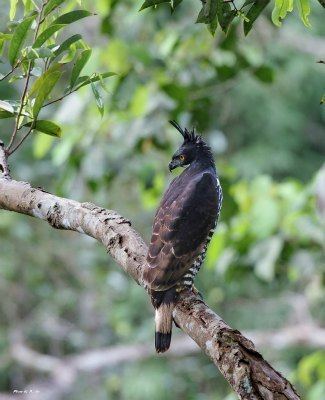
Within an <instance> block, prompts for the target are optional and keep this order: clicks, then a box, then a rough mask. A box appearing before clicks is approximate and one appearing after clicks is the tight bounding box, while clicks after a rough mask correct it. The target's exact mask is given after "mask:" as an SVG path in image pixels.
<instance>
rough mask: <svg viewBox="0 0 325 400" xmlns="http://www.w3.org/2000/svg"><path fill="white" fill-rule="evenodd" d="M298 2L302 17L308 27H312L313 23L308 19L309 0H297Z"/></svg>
mask: <svg viewBox="0 0 325 400" xmlns="http://www.w3.org/2000/svg"><path fill="white" fill-rule="evenodd" d="M297 3H298V11H299V16H300V19H301V20H302V22H303V23H304V25H305V26H306V27H307V28H310V27H311V23H310V22H309V19H308V15H309V14H310V4H309V0H297Z"/></svg>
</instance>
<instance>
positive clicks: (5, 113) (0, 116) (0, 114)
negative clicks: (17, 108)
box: [0, 108, 15, 119]
mask: <svg viewBox="0 0 325 400" xmlns="http://www.w3.org/2000/svg"><path fill="white" fill-rule="evenodd" d="M14 116H15V114H11V113H10V112H9V111H5V110H1V108H0V119H5V118H13V117H14Z"/></svg>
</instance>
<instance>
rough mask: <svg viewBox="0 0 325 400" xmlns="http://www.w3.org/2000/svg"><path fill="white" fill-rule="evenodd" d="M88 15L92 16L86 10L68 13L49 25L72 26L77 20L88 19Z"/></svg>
mask: <svg viewBox="0 0 325 400" xmlns="http://www.w3.org/2000/svg"><path fill="white" fill-rule="evenodd" d="M90 15H94V14H92V13H91V12H89V11H86V10H75V11H70V12H68V13H66V14H63V15H60V17H58V18H57V19H56V20H55V21H53V22H52V24H51V25H59V24H72V23H73V22H75V21H78V20H79V19H82V18H86V17H89V16H90Z"/></svg>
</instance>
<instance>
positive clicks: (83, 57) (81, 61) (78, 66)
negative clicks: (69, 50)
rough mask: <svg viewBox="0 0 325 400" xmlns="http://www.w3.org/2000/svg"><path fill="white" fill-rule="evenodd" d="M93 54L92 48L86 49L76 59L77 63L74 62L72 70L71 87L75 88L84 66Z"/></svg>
mask: <svg viewBox="0 0 325 400" xmlns="http://www.w3.org/2000/svg"><path fill="white" fill-rule="evenodd" d="M90 55H91V50H90V49H89V50H84V51H83V52H81V53H80V54H79V56H78V58H77V60H76V63H75V64H74V66H73V68H72V72H71V80H70V88H73V87H74V85H75V83H76V81H77V79H78V77H79V75H80V73H81V71H82V69H83V68H84V66H85V65H86V64H87V61H88V60H89V57H90Z"/></svg>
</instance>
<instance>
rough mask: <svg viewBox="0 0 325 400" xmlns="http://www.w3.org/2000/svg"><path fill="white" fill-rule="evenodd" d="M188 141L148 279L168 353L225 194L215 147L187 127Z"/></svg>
mask: <svg viewBox="0 0 325 400" xmlns="http://www.w3.org/2000/svg"><path fill="white" fill-rule="evenodd" d="M170 123H171V124H172V125H173V126H174V127H175V128H176V129H177V130H178V131H179V132H180V133H181V134H182V136H183V139H184V141H183V143H182V145H181V146H180V147H179V149H178V150H177V151H176V152H175V154H174V155H173V157H172V160H171V162H170V163H169V170H170V171H171V170H173V169H174V168H177V167H186V168H185V170H184V171H183V172H182V173H181V174H180V175H179V176H178V177H177V178H175V179H174V180H173V181H172V182H171V184H170V185H169V187H168V189H167V190H166V192H165V194H164V197H163V199H162V200H161V203H160V205H159V207H158V210H157V212H156V215H155V219H154V223H153V230H152V237H151V242H150V246H149V250H148V255H147V265H146V267H145V269H144V273H143V278H144V281H145V282H146V285H147V289H148V291H149V293H150V295H151V301H152V304H153V306H154V308H155V310H156V311H155V325H156V326H155V331H156V332H155V347H156V351H157V352H158V353H162V352H164V351H166V350H168V348H169V346H170V341H171V332H172V323H173V309H174V306H175V303H176V301H177V297H178V295H179V293H180V292H181V291H182V290H186V289H191V288H192V287H193V280H194V277H195V275H196V274H197V272H198V271H199V269H200V267H201V265H202V263H203V261H204V258H205V253H206V250H207V246H208V244H209V241H210V240H211V237H212V235H213V232H214V230H215V228H216V224H217V221H218V217H219V213H220V209H221V204H222V190H221V186H220V183H219V178H218V175H217V172H216V167H215V163H214V160H213V156H212V152H211V149H210V147H209V146H208V145H207V144H206V143H205V141H204V140H203V139H202V137H201V136H198V135H196V134H195V132H194V130H191V131H189V130H187V129H186V128H185V129H182V128H181V127H180V126H179V125H178V123H177V122H175V121H170Z"/></svg>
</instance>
